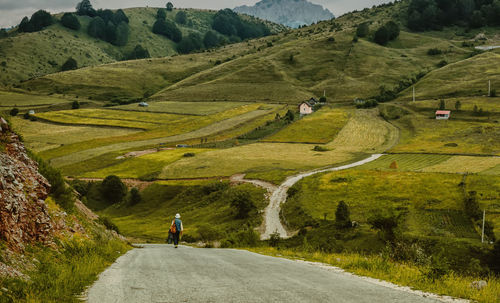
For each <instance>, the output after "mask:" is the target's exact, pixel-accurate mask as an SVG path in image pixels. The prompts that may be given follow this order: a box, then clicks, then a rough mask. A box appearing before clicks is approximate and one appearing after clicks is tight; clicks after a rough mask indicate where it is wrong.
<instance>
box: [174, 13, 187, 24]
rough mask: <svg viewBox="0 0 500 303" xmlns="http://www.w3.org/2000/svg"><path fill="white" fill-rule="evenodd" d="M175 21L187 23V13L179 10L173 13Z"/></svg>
mask: <svg viewBox="0 0 500 303" xmlns="http://www.w3.org/2000/svg"><path fill="white" fill-rule="evenodd" d="M175 22H177V23H179V24H183V25H185V24H186V23H187V14H186V12H185V11H179V12H177V14H176V15H175Z"/></svg>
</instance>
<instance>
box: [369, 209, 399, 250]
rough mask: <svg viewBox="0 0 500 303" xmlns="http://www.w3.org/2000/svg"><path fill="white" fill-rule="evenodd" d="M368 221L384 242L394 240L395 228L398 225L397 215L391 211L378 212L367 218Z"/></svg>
mask: <svg viewBox="0 0 500 303" xmlns="http://www.w3.org/2000/svg"><path fill="white" fill-rule="evenodd" d="M368 223H369V224H370V225H371V226H372V228H373V229H376V230H378V231H379V233H380V237H381V238H382V239H383V240H384V241H386V242H391V243H392V242H394V241H395V240H396V229H397V227H398V225H399V216H398V215H396V214H394V213H393V212H378V213H376V214H374V215H372V216H371V217H370V218H368Z"/></svg>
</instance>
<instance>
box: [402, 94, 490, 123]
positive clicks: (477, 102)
mask: <svg viewBox="0 0 500 303" xmlns="http://www.w3.org/2000/svg"><path fill="white" fill-rule="evenodd" d="M443 100H444V101H445V109H446V110H451V111H452V113H451V115H452V119H454V118H455V116H456V114H457V113H458V114H459V116H458V117H460V118H461V117H463V115H462V112H467V114H469V117H471V114H472V113H473V111H474V106H477V108H478V109H479V108H482V109H483V111H488V112H490V113H498V112H499V111H500V98H490V97H480V96H479V97H461V98H446V99H443ZM457 101H460V109H459V110H457V109H456V107H455V105H456V103H457ZM440 102H441V99H437V100H436V99H433V100H419V101H417V102H408V103H406V104H405V106H406V107H408V108H411V109H415V110H417V111H422V112H426V113H431V112H434V111H435V110H437V109H438V108H439V104H440ZM476 118H477V116H476Z"/></svg>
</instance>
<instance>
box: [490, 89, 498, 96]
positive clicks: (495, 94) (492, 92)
mask: <svg viewBox="0 0 500 303" xmlns="http://www.w3.org/2000/svg"><path fill="white" fill-rule="evenodd" d="M496 96H497V91H496V89H492V90H491V92H490V97H496Z"/></svg>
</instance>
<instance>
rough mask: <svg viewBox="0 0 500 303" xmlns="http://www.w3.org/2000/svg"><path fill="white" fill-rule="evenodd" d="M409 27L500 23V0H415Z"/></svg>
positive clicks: (431, 27)
mask: <svg viewBox="0 0 500 303" xmlns="http://www.w3.org/2000/svg"><path fill="white" fill-rule="evenodd" d="M407 18H408V19H407V22H408V28H409V29H411V30H414V31H426V30H441V29H442V28H443V27H445V26H452V25H458V26H466V27H471V28H479V27H483V26H498V25H500V0H411V1H410V4H409V6H408V15H407Z"/></svg>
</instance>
